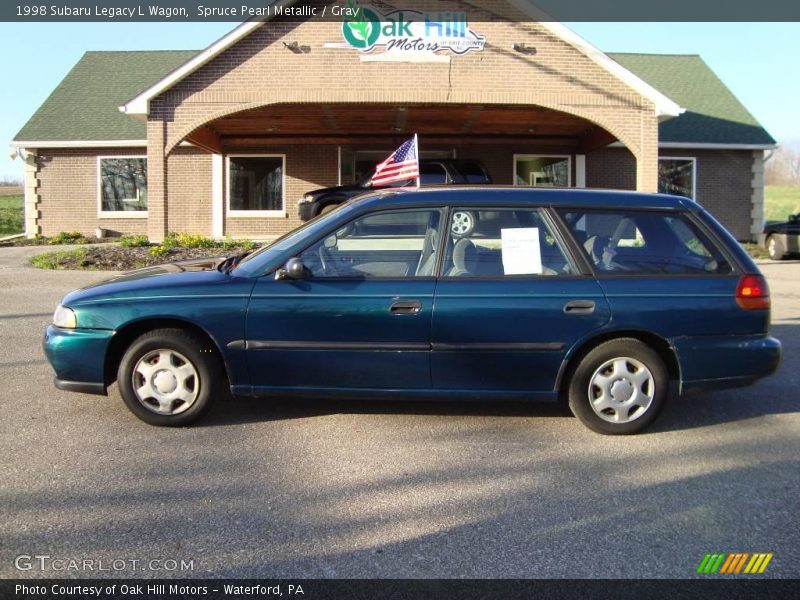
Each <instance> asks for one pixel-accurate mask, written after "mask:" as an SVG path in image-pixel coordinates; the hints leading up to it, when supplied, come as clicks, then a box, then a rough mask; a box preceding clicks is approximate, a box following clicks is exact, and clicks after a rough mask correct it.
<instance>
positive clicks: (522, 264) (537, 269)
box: [500, 227, 542, 275]
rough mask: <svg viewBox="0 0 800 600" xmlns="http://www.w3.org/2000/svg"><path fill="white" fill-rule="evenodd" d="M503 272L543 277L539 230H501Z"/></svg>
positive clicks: (533, 228)
mask: <svg viewBox="0 0 800 600" xmlns="http://www.w3.org/2000/svg"><path fill="white" fill-rule="evenodd" d="M500 240H501V242H502V244H503V270H504V271H505V274H506V275H541V274H542V252H541V248H540V247H539V228H538V227H523V228H519V229H501V230H500Z"/></svg>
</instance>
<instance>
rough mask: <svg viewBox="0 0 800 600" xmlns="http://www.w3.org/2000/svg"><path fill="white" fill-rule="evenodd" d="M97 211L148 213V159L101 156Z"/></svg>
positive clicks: (99, 160) (99, 161)
mask: <svg viewBox="0 0 800 600" xmlns="http://www.w3.org/2000/svg"><path fill="white" fill-rule="evenodd" d="M98 172H99V175H100V212H101V213H106V214H108V213H122V212H124V213H146V212H147V159H146V158H144V157H140V156H117V157H107V158H104V157H100V158H99V159H98Z"/></svg>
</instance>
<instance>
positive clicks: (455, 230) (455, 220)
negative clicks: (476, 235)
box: [450, 210, 475, 240]
mask: <svg viewBox="0 0 800 600" xmlns="http://www.w3.org/2000/svg"><path fill="white" fill-rule="evenodd" d="M473 231H475V213H472V212H470V211H468V210H457V211H455V212H454V213H453V215H452V217H450V233H451V234H452V235H453V239H456V240H458V239H461V238H463V237H468V236H469V235H471V234H472V232H473Z"/></svg>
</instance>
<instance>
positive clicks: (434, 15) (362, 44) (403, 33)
mask: <svg viewBox="0 0 800 600" xmlns="http://www.w3.org/2000/svg"><path fill="white" fill-rule="evenodd" d="M348 9H350V10H349V11H348V13H349V14H350V15H351V16H349V17H347V18H346V19H345V20H344V21H343V22H342V35H343V36H344V39H345V41H346V42H347V44H348V45H349V46H351V47H352V48H355V49H356V50H358V51H359V52H361V53H364V54H366V53H370V52H372V51H373V50H375V49H376V48H384V49H385V50H386V52H399V53H406V54H408V53H426V54H427V53H430V54H432V53H436V52H439V51H442V50H447V51H450V52H452V53H453V54H459V55H463V54H466V53H467V52H472V51H479V52H480V51H482V50H483V49H484V46H485V45H486V38H485V37H483V36H481V35H478V34H477V33H475V31H473V30H472V29H471V28H470V27H469V24H468V23H467V14H466V13H463V12H422V11H419V10H407V9H397V10H392V11H390V12H386V13H384V12H381V11H379V10H378V9H376V8H373V7H371V6H361V5H358V4H356V3H355V2H349V3H348ZM352 15H355V16H352Z"/></svg>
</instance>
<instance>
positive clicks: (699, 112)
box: [14, 50, 775, 144]
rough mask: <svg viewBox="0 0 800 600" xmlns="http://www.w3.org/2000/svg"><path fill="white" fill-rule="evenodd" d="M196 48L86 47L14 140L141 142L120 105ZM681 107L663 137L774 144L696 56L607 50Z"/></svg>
mask: <svg viewBox="0 0 800 600" xmlns="http://www.w3.org/2000/svg"><path fill="white" fill-rule="evenodd" d="M196 53H197V51H194V50H173V51H135V52H131V51H128V52H87V53H86V54H84V55H83V58H81V60H80V61H79V62H78V64H76V65H75V66H74V67H73V68H72V70H71V71H70V72H69V73H68V74H67V76H66V77H64V80H63V81H62V82H61V83H60V84H59V85H58V87H56V89H55V90H53V93H52V94H50V96H49V97H48V98H47V100H45V101H44V104H42V106H40V107H39V110H37V111H36V113H35V114H34V115H33V116H32V117H31V119H30V120H29V121H28V122H27V123H26V124H25V126H24V127H23V128H22V130H21V131H20V132H19V133H18V134H17V135H16V136H15V138H14V139H16V140H19V141H26V142H27V141H81V140H92V141H99V140H144V139H146V137H147V134H146V130H145V124H144V123H143V122H141V121H138V120H136V119H134V118H132V117H130V116H128V115H126V114H124V113H121V112H120V111H119V110H118V107H119V106H120V105H122V104H124V103H125V102H127V101H128V100H130V99H131V98H133V97H134V96H136V95H137V94H138V93H139V92H141V91H142V90H144V89H146V88H147V87H149V86H150V85H152V84H153V83H155V82H156V81H158V80H159V79H161V78H162V77H164V76H165V75H167V74H168V73H169V72H171V71H173V70H174V69H176V68H177V67H179V66H180V65H182V64H183V63H184V62H186V61H187V60H189V59H190V58H191V57H192V56H194V55H195V54H196ZM609 56H610V57H611V58H613V59H614V60H616V61H617V62H618V63H620V64H621V65H622V66H623V67H625V68H626V69H628V70H629V71H631V72H633V73H634V74H636V75H638V76H639V77H641V78H642V79H644V80H645V81H646V82H647V83H649V84H650V85H652V86H653V87H655V88H656V89H657V90H659V91H660V92H662V93H663V94H665V95H666V96H668V97H669V98H671V99H672V100H674V101H675V102H677V103H678V104H679V105H681V106H682V107H684V108H686V113H684V114H683V115H681V116H679V117H675V118H673V119H670V120H668V121H665V122H664V123H661V125H660V129H659V134H660V140H661V141H662V142H683V143H704V144H774V143H775V140H774V139H773V138H772V137H771V136H770V135H769V134H768V133H767V132H766V131H765V130H764V128H763V127H761V125H760V124H759V123H758V121H756V119H755V118H754V117H753V115H751V114H750V113H749V112H748V111H747V109H746V108H745V107H744V106H743V105H742V103H741V102H739V101H738V100H737V99H736V97H735V96H734V95H733V94H732V93H731V91H730V90H729V89H728V88H727V87H726V86H725V84H724V83H722V81H720V79H719V78H718V77H717V76H716V75H715V74H714V72H713V71H711V69H709V68H708V65H706V64H705V62H703V60H702V59H701V58H700V57H699V56H694V55H688V56H687V55H667V54H624V53H610V54H609Z"/></svg>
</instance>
